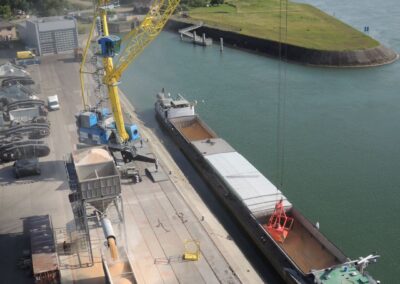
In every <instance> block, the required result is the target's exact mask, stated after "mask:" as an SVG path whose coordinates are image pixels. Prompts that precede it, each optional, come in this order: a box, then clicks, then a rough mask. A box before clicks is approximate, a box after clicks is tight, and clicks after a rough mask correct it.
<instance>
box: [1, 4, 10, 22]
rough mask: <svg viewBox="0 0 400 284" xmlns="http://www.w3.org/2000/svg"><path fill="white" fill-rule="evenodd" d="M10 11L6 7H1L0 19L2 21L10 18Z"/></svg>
mask: <svg viewBox="0 0 400 284" xmlns="http://www.w3.org/2000/svg"><path fill="white" fill-rule="evenodd" d="M11 15H12V14H11V9H10V6H8V5H1V6H0V17H1V18H2V19H9V18H10V17H11Z"/></svg>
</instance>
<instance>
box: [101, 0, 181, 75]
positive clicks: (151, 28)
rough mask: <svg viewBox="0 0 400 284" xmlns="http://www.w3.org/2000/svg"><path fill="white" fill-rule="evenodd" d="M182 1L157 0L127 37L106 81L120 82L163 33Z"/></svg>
mask: <svg viewBox="0 0 400 284" xmlns="http://www.w3.org/2000/svg"><path fill="white" fill-rule="evenodd" d="M179 2H180V0H156V1H155V2H154V3H153V5H152V8H151V9H150V11H149V13H148V14H147V15H146V17H145V19H144V20H143V21H142V23H141V24H140V26H139V27H138V28H137V29H135V30H134V31H133V32H131V33H130V34H129V35H128V36H127V37H125V38H124V39H125V41H126V42H127V43H126V47H125V49H124V51H123V53H121V56H120V57H119V58H118V61H117V64H116V68H115V69H114V72H113V73H112V74H109V75H107V76H106V80H110V79H111V77H115V78H116V79H117V80H119V79H120V78H121V76H122V74H123V72H124V71H125V70H126V69H127V68H128V66H129V64H130V63H131V62H132V61H133V60H134V59H135V58H136V57H137V56H138V55H139V54H140V53H141V52H142V51H143V50H144V49H145V47H146V46H147V45H148V44H149V43H150V42H151V41H153V40H154V39H155V38H156V37H157V36H158V34H159V33H160V32H161V30H162V29H163V27H164V26H165V24H166V23H167V21H168V19H169V17H170V16H171V15H172V14H173V12H174V11H175V9H176V7H177V6H178V4H179Z"/></svg>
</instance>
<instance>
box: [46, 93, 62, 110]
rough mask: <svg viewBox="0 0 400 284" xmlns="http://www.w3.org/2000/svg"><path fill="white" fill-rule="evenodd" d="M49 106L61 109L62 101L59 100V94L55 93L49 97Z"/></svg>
mask: <svg viewBox="0 0 400 284" xmlns="http://www.w3.org/2000/svg"><path fill="white" fill-rule="evenodd" d="M47 106H48V108H49V110H57V109H60V102H59V101H58V96H57V95H53V96H49V97H47Z"/></svg>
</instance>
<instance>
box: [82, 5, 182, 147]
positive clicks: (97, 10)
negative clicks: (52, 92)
mask: <svg viewBox="0 0 400 284" xmlns="http://www.w3.org/2000/svg"><path fill="white" fill-rule="evenodd" d="M179 1H180V0H155V1H154V2H153V4H152V6H151V8H150V10H149V12H148V14H147V15H146V16H145V17H144V20H143V21H142V22H141V24H140V25H139V26H138V27H137V28H136V29H133V30H132V31H131V32H129V33H128V34H126V35H125V36H124V38H123V39H122V40H121V39H120V38H119V37H117V36H112V35H110V34H109V30H108V22H107V11H109V10H112V9H113V8H114V7H115V6H114V4H113V3H114V2H113V1H110V0H98V2H97V3H96V5H95V7H94V15H93V23H92V26H91V29H90V34H89V37H88V40H87V43H86V47H85V49H84V51H83V57H82V63H81V66H80V79H81V93H82V102H83V106H84V109H85V110H86V109H87V108H88V103H87V98H86V95H85V85H84V74H85V73H89V72H87V71H85V63H86V59H87V54H88V51H89V47H90V44H91V40H92V37H93V34H94V30H95V27H96V22H97V19H98V17H99V18H100V22H101V27H102V35H101V36H100V38H99V40H98V42H99V43H100V45H101V53H100V56H102V57H103V67H104V71H105V72H104V76H103V84H104V85H105V86H106V88H107V92H108V97H109V100H110V104H111V108H112V113H113V116H114V120H115V124H116V128H117V132H118V136H119V139H120V141H121V142H126V141H128V140H129V135H128V133H127V131H126V129H125V123H124V117H123V113H122V110H121V103H120V99H119V94H118V84H119V82H120V80H121V76H122V74H123V72H124V71H125V70H126V69H127V68H128V67H129V65H130V64H131V63H132V61H133V60H134V59H135V58H136V57H137V56H138V55H139V54H140V53H141V52H142V51H143V50H144V48H145V47H146V46H147V45H148V44H149V43H150V42H151V41H152V40H153V39H155V38H156V37H157V35H158V34H159V33H160V32H161V30H162V29H163V27H164V26H165V24H166V22H167V21H168V18H169V17H170V16H171V15H172V13H173V12H174V11H175V9H176V7H177V6H178V4H179ZM121 44H122V46H124V48H123V49H122V50H121V51H120V46H121ZM117 54H119V56H118V57H115V55H117Z"/></svg>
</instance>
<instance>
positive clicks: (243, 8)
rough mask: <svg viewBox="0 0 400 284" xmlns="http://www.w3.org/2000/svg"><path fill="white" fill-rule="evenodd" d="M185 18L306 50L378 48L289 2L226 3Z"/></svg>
mask: <svg viewBox="0 0 400 284" xmlns="http://www.w3.org/2000/svg"><path fill="white" fill-rule="evenodd" d="M188 15H189V18H190V19H192V20H194V21H202V22H204V23H205V24H206V25H208V26H211V27H215V28H219V29H222V30H225V31H231V32H235V33H238V34H243V35H247V36H251V37H255V38H260V39H267V40H271V41H281V42H283V43H287V44H290V45H295V46H299V47H304V48H309V49H316V50H326V51H353V50H365V49H371V48H374V47H378V46H379V45H380V44H379V42H378V41H376V40H374V39H372V38H371V37H369V36H367V35H365V34H363V33H362V32H360V31H358V30H356V29H354V28H352V27H351V26H349V25H347V24H345V23H343V22H341V21H339V20H337V19H336V18H334V17H332V16H330V15H328V14H326V13H324V12H322V11H321V10H319V9H317V8H315V7H313V6H311V5H308V4H301V3H295V2H292V1H288V2H287V4H286V1H280V0H228V1H227V2H226V3H225V4H222V5H219V6H211V7H202V8H192V9H190V10H189V13H188ZM286 15H287V33H286ZM280 27H281V30H282V32H281V33H280V32H279V30H280Z"/></svg>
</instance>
